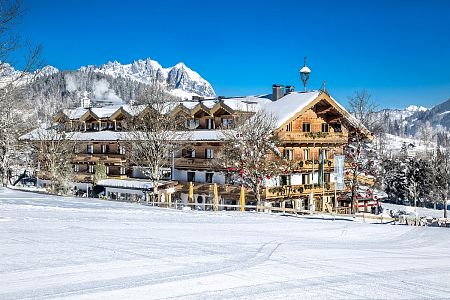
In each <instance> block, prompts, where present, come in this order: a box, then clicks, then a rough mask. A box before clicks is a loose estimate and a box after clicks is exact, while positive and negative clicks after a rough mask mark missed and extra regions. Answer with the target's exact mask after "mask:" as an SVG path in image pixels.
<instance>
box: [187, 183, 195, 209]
mask: <svg viewBox="0 0 450 300" xmlns="http://www.w3.org/2000/svg"><path fill="white" fill-rule="evenodd" d="M188 203H189V204H190V203H194V184H193V183H192V182H189V191H188Z"/></svg>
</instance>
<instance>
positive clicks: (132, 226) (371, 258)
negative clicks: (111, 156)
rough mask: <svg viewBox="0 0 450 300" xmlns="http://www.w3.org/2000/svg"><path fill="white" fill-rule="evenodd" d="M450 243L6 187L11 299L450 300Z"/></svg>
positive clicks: (2, 274) (417, 233) (2, 213)
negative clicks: (34, 192)
mask: <svg viewBox="0 0 450 300" xmlns="http://www.w3.org/2000/svg"><path fill="white" fill-rule="evenodd" d="M449 238H450V230H448V229H445V228H428V227H407V226H395V225H380V224H364V223H356V222H348V221H327V220H312V219H306V218H286V217H283V216H281V215H268V214H262V213H261V214H256V213H239V212H219V213H214V212H195V211H192V212H189V211H175V210H170V209H160V208H152V207H146V206H142V205H138V204H132V203H120V202H110V201H102V200H97V199H82V198H70V197H56V196H48V195H40V194H33V193H25V192H19V191H12V190H7V189H0V299H124V298H132V299H143V298H144V299H308V298H314V299H317V298H333V299H437V298H440V299H442V298H447V299H450V267H449V266H450V251H449V250H450V242H449Z"/></svg>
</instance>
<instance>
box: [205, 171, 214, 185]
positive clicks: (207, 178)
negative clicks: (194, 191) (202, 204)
mask: <svg viewBox="0 0 450 300" xmlns="http://www.w3.org/2000/svg"><path fill="white" fill-rule="evenodd" d="M213 176H214V173H206V176H205V181H206V182H208V183H213Z"/></svg>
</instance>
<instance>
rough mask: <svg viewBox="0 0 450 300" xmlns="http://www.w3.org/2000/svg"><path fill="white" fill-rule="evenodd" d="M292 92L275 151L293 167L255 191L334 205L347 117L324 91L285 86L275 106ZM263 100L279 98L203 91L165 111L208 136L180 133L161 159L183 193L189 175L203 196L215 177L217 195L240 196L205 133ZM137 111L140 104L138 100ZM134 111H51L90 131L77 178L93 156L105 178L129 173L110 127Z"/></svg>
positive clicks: (89, 168) (84, 178) (274, 199)
mask: <svg viewBox="0 0 450 300" xmlns="http://www.w3.org/2000/svg"><path fill="white" fill-rule="evenodd" d="M296 97H298V101H299V103H302V101H303V102H304V105H302V106H301V108H300V109H298V110H296V111H290V112H289V114H287V115H283V116H281V117H283V118H284V119H285V120H284V121H283V122H281V123H279V124H278V125H279V126H278V128H277V129H276V133H277V135H278V137H279V142H280V143H279V151H280V152H281V153H282V154H283V155H284V156H285V158H286V159H288V160H289V161H290V163H291V165H292V168H291V170H292V172H291V173H289V174H280V176H279V178H276V180H274V181H273V182H272V183H271V184H268V185H267V186H266V187H265V188H264V189H263V191H262V198H263V199H264V200H265V201H266V202H270V203H272V204H273V205H286V201H288V202H291V205H292V206H293V207H294V206H296V207H298V206H303V207H304V208H305V209H310V208H311V205H312V204H313V203H311V199H314V204H315V207H316V209H317V208H319V209H322V210H323V209H325V208H327V207H332V206H334V203H335V201H334V200H335V185H334V178H333V174H334V156H335V155H342V154H343V149H344V146H345V145H347V143H348V140H349V135H350V132H351V128H352V122H354V120H352V117H351V116H350V115H349V113H348V112H346V111H345V109H343V108H342V107H341V106H340V105H339V104H338V103H336V102H335V100H334V99H333V98H332V97H331V96H330V95H328V94H327V93H325V92H319V91H315V92H309V93H291V94H290V95H287V96H285V97H282V98H281V99H280V100H277V101H278V102H279V105H280V106H282V105H283V101H285V100H283V99H284V98H292V99H289V101H291V102H292V103H294V104H295V101H297V100H296V99H297V98H296ZM286 101H287V100H286ZM265 103H268V105H269V107H272V108H273V109H276V108H277V105H276V104H278V103H275V105H274V104H273V101H272V100H270V99H268V98H267V97H266V98H255V97H242V98H226V99H207V100H197V101H184V102H180V104H179V105H176V106H174V108H173V109H172V110H171V111H170V112H168V113H171V114H180V116H181V115H182V116H183V117H185V118H187V120H186V128H184V130H190V131H191V132H193V133H194V136H195V133H201V134H202V135H200V134H199V136H207V138H195V137H193V138H191V139H190V140H187V141H185V142H184V144H183V148H182V149H181V150H180V151H178V152H176V153H175V155H174V159H173V164H172V166H167V167H168V168H173V169H172V179H173V180H176V181H178V182H179V183H180V185H179V186H178V190H179V192H180V193H182V194H183V193H187V189H188V183H189V182H190V181H193V182H194V194H195V195H196V196H197V195H198V196H202V195H203V196H202V197H204V199H207V198H210V195H211V185H212V184H214V183H217V184H218V185H219V191H220V193H221V199H222V201H231V202H233V203H234V202H235V201H236V200H237V199H239V186H236V185H233V184H232V182H233V180H232V178H230V175H229V174H227V172H226V171H225V170H224V169H223V168H222V169H221V168H218V167H216V165H217V164H215V163H214V159H215V157H216V155H217V153H219V152H220V151H221V148H222V145H223V144H222V143H223V141H222V140H220V139H217V138H213V137H211V136H208V135H207V134H206V135H205V134H204V133H205V132H217V131H220V130H227V129H232V128H233V127H234V125H235V124H236V123H237V121H239V120H241V119H243V118H248V117H249V116H251V115H252V114H253V113H254V111H255V110H256V109H258V107H263V106H264V104H265ZM292 103H290V104H292ZM288 104H289V103H288ZM270 105H272V106H270ZM140 111H141V112H142V111H145V108H144V110H142V109H141V110H140ZM133 112H134V113H133ZM135 116H136V113H135V110H133V109H131V108H129V107H126V106H122V107H119V108H117V109H116V110H113V109H111V108H103V109H102V108H93V109H84V110H83V109H75V110H72V111H63V112H60V113H59V114H58V115H57V116H56V118H55V121H56V122H58V123H61V124H64V126H65V128H66V130H68V131H76V132H81V133H94V132H97V134H95V135H88V134H86V139H81V140H80V141H79V142H77V147H76V151H75V153H74V159H73V168H74V172H75V179H76V181H78V182H86V183H89V182H92V179H93V174H94V172H95V167H96V165H97V164H99V163H102V164H105V166H106V167H107V175H108V177H109V178H123V179H124V178H129V177H133V176H136V174H134V173H133V171H132V166H131V164H130V162H129V159H128V157H127V153H126V151H127V149H128V146H129V145H128V143H129V141H127V140H126V139H125V140H124V139H123V138H118V137H119V136H120V135H118V134H117V133H120V132H123V131H125V130H126V126H125V125H126V123H127V121H130V120H131V119H132V118H134V117H135ZM108 136H111V138H108ZM131 144H132V143H131ZM131 146H132V145H131ZM321 151H322V153H324V155H325V157H324V165H323V170H324V175H323V178H324V183H323V184H321V183H320V182H318V169H319V162H318V160H319V155H320V153H321ZM248 199H249V200H248V201H252V195H251V193H248ZM205 201H206V200H205Z"/></svg>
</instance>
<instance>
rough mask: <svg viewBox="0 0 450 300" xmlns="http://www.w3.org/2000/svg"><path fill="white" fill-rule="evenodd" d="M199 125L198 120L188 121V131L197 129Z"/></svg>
mask: <svg viewBox="0 0 450 300" xmlns="http://www.w3.org/2000/svg"><path fill="white" fill-rule="evenodd" d="M198 125H199V121H198V119H189V120H186V128H187V129H197V127H198Z"/></svg>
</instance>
